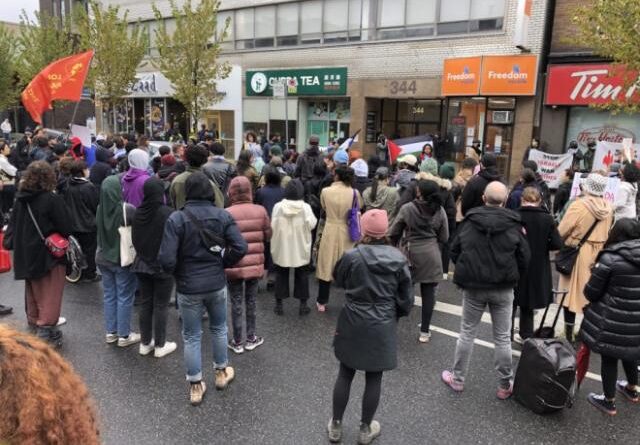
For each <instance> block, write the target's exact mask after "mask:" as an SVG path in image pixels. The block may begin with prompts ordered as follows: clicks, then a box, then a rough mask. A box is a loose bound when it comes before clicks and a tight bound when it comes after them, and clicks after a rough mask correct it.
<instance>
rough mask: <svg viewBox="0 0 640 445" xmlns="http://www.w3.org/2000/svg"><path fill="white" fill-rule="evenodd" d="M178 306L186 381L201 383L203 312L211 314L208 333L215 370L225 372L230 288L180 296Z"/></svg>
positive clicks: (179, 294)
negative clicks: (228, 289)
mask: <svg viewBox="0 0 640 445" xmlns="http://www.w3.org/2000/svg"><path fill="white" fill-rule="evenodd" d="M178 307H179V309H180V316H181V317H182V340H183V341H184V362H185V365H186V367H187V380H188V381H190V382H199V381H200V380H202V347H201V343H202V311H203V309H206V310H207V313H208V314H209V331H210V332H211V339H212V347H213V367H214V368H215V369H224V368H226V367H227V365H228V364H229V361H228V359H227V288H226V287H223V288H222V289H220V290H217V291H212V292H208V293H206V294H181V293H180V292H178Z"/></svg>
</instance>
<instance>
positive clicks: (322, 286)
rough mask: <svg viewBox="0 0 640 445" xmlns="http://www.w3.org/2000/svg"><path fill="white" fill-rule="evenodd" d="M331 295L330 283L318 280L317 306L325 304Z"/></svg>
mask: <svg viewBox="0 0 640 445" xmlns="http://www.w3.org/2000/svg"><path fill="white" fill-rule="evenodd" d="M330 293H331V281H324V280H318V304H327V303H328V302H329V294H330Z"/></svg>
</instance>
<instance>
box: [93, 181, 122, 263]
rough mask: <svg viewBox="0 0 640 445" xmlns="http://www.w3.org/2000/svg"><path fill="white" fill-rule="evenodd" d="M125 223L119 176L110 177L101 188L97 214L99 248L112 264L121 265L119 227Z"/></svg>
mask: <svg viewBox="0 0 640 445" xmlns="http://www.w3.org/2000/svg"><path fill="white" fill-rule="evenodd" d="M122 223H123V218H122V189H121V187H120V178H119V177H118V176H117V175H114V176H109V177H108V178H107V179H105V180H104V182H103V183H102V187H101V188H100V205H98V212H97V214H96V225H97V228H98V247H99V248H100V250H101V253H102V256H103V257H104V258H105V259H106V260H108V261H110V262H112V263H117V264H118V265H119V264H120V234H119V233H118V227H120V226H121V225H122Z"/></svg>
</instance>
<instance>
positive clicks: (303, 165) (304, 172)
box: [294, 145, 323, 182]
mask: <svg viewBox="0 0 640 445" xmlns="http://www.w3.org/2000/svg"><path fill="white" fill-rule="evenodd" d="M321 162H323V161H322V157H321V156H320V149H319V148H318V146H317V145H311V146H309V148H307V150H306V151H305V152H304V153H303V154H302V156H300V157H299V158H298V162H296V171H295V173H294V175H295V177H296V178H300V179H302V181H303V182H305V181H308V180H309V179H311V178H313V169H314V167H315V166H316V165H317V164H320V163H321Z"/></svg>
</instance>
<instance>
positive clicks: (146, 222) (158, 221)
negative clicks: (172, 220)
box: [131, 178, 171, 264]
mask: <svg viewBox="0 0 640 445" xmlns="http://www.w3.org/2000/svg"><path fill="white" fill-rule="evenodd" d="M142 191H143V194H144V198H143V199H142V204H140V207H138V208H137V209H136V214H135V216H134V217H133V222H132V223H131V230H132V238H133V247H135V248H136V254H137V255H139V256H140V258H142V259H143V260H144V261H146V262H147V263H151V264H152V263H154V262H155V261H156V260H157V257H158V251H159V250H160V243H161V242H162V235H163V233H164V224H165V223H166V222H167V219H168V218H169V215H171V209H170V208H169V207H167V206H166V205H165V194H164V183H163V182H162V181H161V180H159V179H157V178H149V179H147V181H145V183H144V186H143V188H142Z"/></svg>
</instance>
